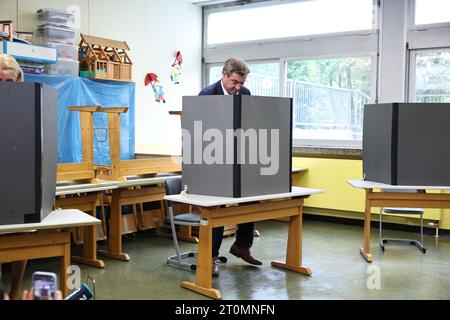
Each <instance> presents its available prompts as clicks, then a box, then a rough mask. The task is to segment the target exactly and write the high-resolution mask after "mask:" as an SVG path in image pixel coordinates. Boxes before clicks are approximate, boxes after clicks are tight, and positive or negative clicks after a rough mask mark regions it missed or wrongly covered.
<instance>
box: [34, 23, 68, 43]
mask: <svg viewBox="0 0 450 320" xmlns="http://www.w3.org/2000/svg"><path fill="white" fill-rule="evenodd" d="M37 35H38V38H39V41H40V43H47V42H53V43H61V44H68V45H71V46H73V45H75V31H73V30H69V29H64V28H57V27H51V26H43V27H39V28H38V30H37Z"/></svg>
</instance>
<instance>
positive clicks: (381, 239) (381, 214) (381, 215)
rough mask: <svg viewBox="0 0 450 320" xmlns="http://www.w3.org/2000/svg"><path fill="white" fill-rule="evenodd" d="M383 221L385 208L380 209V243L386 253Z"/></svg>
mask: <svg viewBox="0 0 450 320" xmlns="http://www.w3.org/2000/svg"><path fill="white" fill-rule="evenodd" d="M382 219H383V208H380V218H379V221H380V227H379V242H380V248H381V250H383V251H384V244H383V235H382Z"/></svg>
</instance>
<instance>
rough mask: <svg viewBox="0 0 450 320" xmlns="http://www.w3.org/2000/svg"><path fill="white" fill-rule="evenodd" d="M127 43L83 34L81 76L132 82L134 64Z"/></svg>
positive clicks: (80, 55)
mask: <svg viewBox="0 0 450 320" xmlns="http://www.w3.org/2000/svg"><path fill="white" fill-rule="evenodd" d="M129 50H130V48H129V47H128V45H127V43H126V42H125V41H116V40H110V39H105V38H99V37H94V36H89V35H85V34H81V42H80V49H79V60H80V76H82V77H86V78H92V79H99V80H114V81H131V78H132V72H131V69H132V66H133V63H132V62H131V59H130V57H129V55H128V53H127V51H129Z"/></svg>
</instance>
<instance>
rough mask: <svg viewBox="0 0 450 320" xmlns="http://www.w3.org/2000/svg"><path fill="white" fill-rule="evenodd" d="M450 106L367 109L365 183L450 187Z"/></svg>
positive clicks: (376, 106) (404, 105)
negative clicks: (367, 181)
mask: <svg viewBox="0 0 450 320" xmlns="http://www.w3.org/2000/svg"><path fill="white" fill-rule="evenodd" d="M449 119H450V103H386V104H370V105H366V106H365V107H364V127H363V170H364V172H363V174H364V178H365V180H369V181H376V182H382V183H386V184H391V185H411V186H450V138H449V137H450V126H449Z"/></svg>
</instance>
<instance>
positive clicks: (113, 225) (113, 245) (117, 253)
mask: <svg viewBox="0 0 450 320" xmlns="http://www.w3.org/2000/svg"><path fill="white" fill-rule="evenodd" d="M120 197H121V191H120V189H114V190H113V194H112V203H111V216H110V217H109V236H108V250H107V251H105V250H99V251H98V253H99V254H100V255H103V256H106V257H110V258H113V259H118V260H122V261H129V260H130V256H129V255H128V254H126V253H123V252H122V230H121V218H122V210H121V209H122V208H121V205H120Z"/></svg>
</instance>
